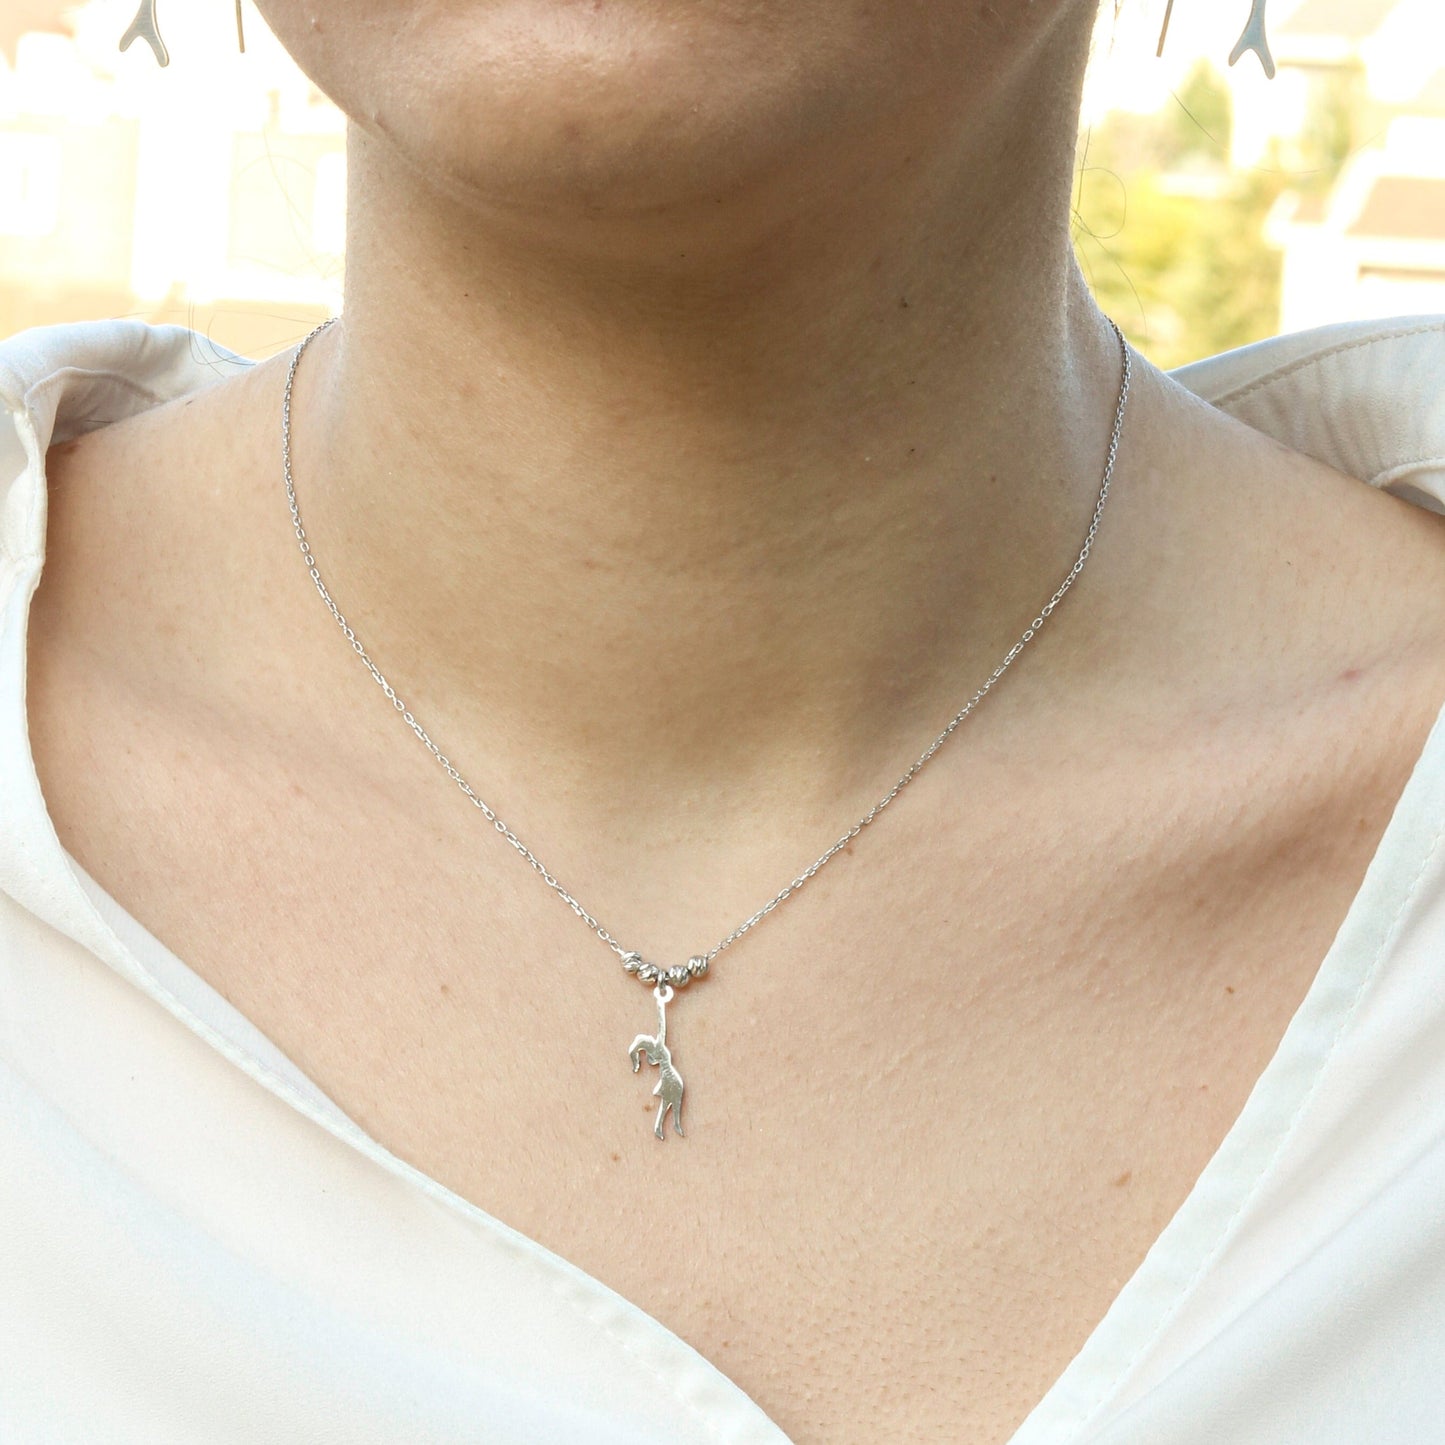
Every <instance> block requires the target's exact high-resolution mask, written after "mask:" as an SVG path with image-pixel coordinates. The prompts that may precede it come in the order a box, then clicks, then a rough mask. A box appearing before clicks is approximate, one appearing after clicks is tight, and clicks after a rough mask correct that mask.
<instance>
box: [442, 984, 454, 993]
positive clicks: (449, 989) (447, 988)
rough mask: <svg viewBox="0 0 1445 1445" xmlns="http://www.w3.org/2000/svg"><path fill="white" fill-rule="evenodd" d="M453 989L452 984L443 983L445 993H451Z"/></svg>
mask: <svg viewBox="0 0 1445 1445" xmlns="http://www.w3.org/2000/svg"><path fill="white" fill-rule="evenodd" d="M451 991H452V989H451V985H450V984H448V983H444V984H443V985H442V992H443V993H450V992H451Z"/></svg>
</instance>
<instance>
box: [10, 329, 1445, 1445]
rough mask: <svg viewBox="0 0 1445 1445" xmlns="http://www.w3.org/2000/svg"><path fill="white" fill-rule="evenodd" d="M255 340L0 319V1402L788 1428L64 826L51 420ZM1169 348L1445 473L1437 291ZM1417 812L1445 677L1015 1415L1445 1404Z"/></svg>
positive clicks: (640, 1431) (1443, 1091)
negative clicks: (1388, 796) (140, 912)
mask: <svg viewBox="0 0 1445 1445" xmlns="http://www.w3.org/2000/svg"><path fill="white" fill-rule="evenodd" d="M250 364H251V363H250V362H248V361H247V360H245V359H244V358H241V357H238V356H235V355H232V354H230V353H228V352H225V351H223V350H220V349H218V348H217V347H216V346H215V345H214V344H213V343H212V342H210V341H208V340H206V339H205V338H204V337H202V336H200V335H198V334H197V333H195V332H193V331H191V330H189V329H187V328H183V327H179V326H151V325H147V324H145V323H142V322H138V321H132V320H101V321H93V322H82V323H78V324H67V325H59V326H48V327H39V328H35V329H32V330H29V331H25V332H21V333H20V334H19V335H17V336H14V337H12V338H10V339H9V340H8V341H5V342H3V343H0V400H3V403H4V406H5V409H6V417H5V419H4V420H3V421H0V1441H3V1442H5V1445H202V1442H204V1445H231V1442H234V1445H242V1442H244V1445H262V1442H264V1445H293V1442H296V1445H300V1442H306V1445H326V1442H335V1445H343V1442H344V1445H383V1442H385V1445H399V1442H407V1445H426V1442H437V1445H443V1442H444V1445H463V1442H487V1445H547V1442H585V1445H608V1442H616V1445H622V1442H627V1445H635V1442H637V1441H639V1440H651V1441H665V1442H669V1445H702V1442H724V1441H726V1442H733V1445H743V1442H751V1445H787V1437H786V1436H785V1435H784V1434H783V1432H782V1430H781V1429H779V1428H778V1426H777V1425H775V1424H774V1423H773V1422H772V1421H771V1420H769V1419H768V1417H767V1416H766V1415H765V1414H764V1413H763V1411H762V1410H761V1409H759V1408H758V1406H757V1405H756V1404H754V1402H753V1401H752V1400H751V1399H749V1398H748V1396H747V1395H746V1394H745V1393H744V1392H743V1391H742V1390H741V1389H740V1388H739V1387H738V1386H736V1385H735V1384H733V1382H732V1381H731V1380H729V1379H728V1378H727V1377H726V1376H725V1375H724V1374H722V1373H721V1372H720V1371H719V1370H718V1369H716V1368H715V1367H714V1366H713V1365H711V1364H710V1363H709V1362H708V1361H707V1360H706V1359H704V1358H703V1357H702V1356H701V1355H699V1354H698V1353H697V1352H696V1351H695V1350H693V1349H692V1348H691V1347H689V1346H688V1345H687V1344H685V1343H684V1342H683V1341H682V1340H681V1339H680V1338H679V1337H678V1336H677V1335H675V1334H673V1333H672V1332H671V1331H670V1330H668V1329H667V1328H666V1327H664V1326H663V1325H662V1324H661V1323H660V1322H659V1321H657V1320H655V1319H654V1318H652V1317H651V1316H650V1315H648V1314H647V1313H645V1312H644V1311H643V1310H641V1309H639V1308H638V1307H637V1306H635V1305H633V1304H631V1303H629V1302H628V1301H627V1300H626V1299H623V1298H622V1297H621V1296H619V1295H618V1294H616V1293H615V1292H614V1291H613V1290H611V1289H609V1288H607V1287H606V1286H605V1285H603V1284H602V1283H601V1282H599V1281H598V1280H596V1279H594V1278H592V1277H591V1276H590V1275H588V1274H586V1273H584V1272H583V1271H582V1270H580V1269H578V1268H576V1267H575V1266H574V1265H572V1264H570V1263H568V1262H567V1261H566V1260H565V1259H562V1258H559V1257H558V1256H557V1255H556V1254H553V1253H552V1252H550V1251H549V1250H547V1249H545V1248H543V1247H542V1246H540V1245H539V1244H537V1243H536V1242H535V1241H533V1240H531V1239H529V1238H527V1237H525V1236H524V1235H522V1234H520V1233H518V1232H517V1231H516V1230H513V1229H511V1228H508V1227H507V1226H506V1225H504V1224H502V1223H501V1222H500V1221H498V1220H496V1219H493V1218H492V1217H490V1216H489V1215H487V1214H486V1213H484V1212H483V1211H482V1210H480V1209H478V1208H477V1207H476V1206H474V1205H472V1204H470V1203H468V1202H467V1201H466V1200H464V1199H462V1198H460V1197H458V1196H457V1195H456V1194H454V1193H452V1192H451V1191H450V1190H448V1189H446V1188H444V1187H443V1186H442V1185H441V1184H439V1183H438V1182H437V1181H435V1180H433V1179H431V1178H429V1177H428V1176H427V1175H425V1174H423V1173H421V1172H420V1171H419V1170H417V1169H415V1168H413V1167H412V1166H410V1165H408V1164H406V1163H404V1162H403V1161H402V1160H400V1159H398V1158H396V1157H395V1156H394V1155H392V1154H391V1153H389V1152H388V1151H387V1150H386V1149H384V1148H383V1147H382V1146H381V1145H380V1144H378V1143H377V1142H376V1141H375V1140H373V1139H372V1138H370V1137H369V1136H368V1135H367V1134H366V1133H365V1132H364V1131H363V1130H362V1129H360V1128H359V1127H358V1126H357V1125H356V1124H355V1123H354V1122H353V1121H352V1120H351V1119H349V1118H348V1117H347V1116H346V1115H345V1114H343V1113H342V1112H341V1110H340V1109H338V1108H337V1107H336V1105H335V1104H333V1103H332V1102H331V1100H330V1099H328V1098H327V1097H326V1095H325V1094H323V1093H322V1091H321V1090H320V1089H319V1088H318V1087H317V1086H316V1085H315V1084H314V1083H313V1082H312V1081H311V1080H310V1079H308V1078H307V1077H306V1076H305V1075H304V1074H303V1073H302V1072H301V1071H300V1069H298V1068H297V1067H296V1066H295V1065H294V1064H293V1063H292V1062H291V1061H290V1060H289V1059H288V1058H286V1056H285V1055H283V1054H282V1053H281V1051H280V1050H279V1049H278V1048H277V1047H276V1046H275V1045H274V1044H273V1043H272V1042H271V1041H270V1040H269V1039H267V1038H266V1037H265V1036H264V1035H262V1034H261V1033H260V1032H259V1030H257V1029H256V1028H255V1027H254V1026H253V1025H252V1024H250V1023H249V1022H248V1021H247V1020H246V1019H245V1018H243V1017H242V1016H241V1015H240V1014H239V1013H238V1012H237V1011H236V1010H235V1008H233V1007H232V1006H231V1005H230V1004H229V1003H228V1002H227V1001H226V1000H225V999H224V998H222V997H221V995H220V994H219V993H217V992H216V991H215V990H213V989H212V988H210V987H209V986H208V985H207V984H206V983H205V982H204V981H203V980H202V979H201V978H200V977H199V976H198V975H197V974H195V973H194V972H192V971H191V970H190V969H189V968H187V966H186V964H185V963H184V962H183V961H182V960H181V959H179V958H177V957H176V956H175V955H174V954H172V953H171V952H169V951H168V950H167V949H166V948H165V947H164V946H163V945H162V944H161V943H160V942H159V941H158V940H157V939H155V938H154V937H152V936H151V935H149V934H148V933H147V932H146V931H145V930H144V929H143V928H142V927H141V926H140V925H139V924H138V923H137V922H136V921H135V920H134V919H132V918H131V917H129V916H128V915H127V914H126V913H125V911H124V910H123V909H122V908H121V907H120V906H119V905H118V904H117V903H116V902H115V901H114V900H113V899H111V898H109V897H108V896H107V895H106V894H105V893H104V892H103V891H102V890H101V889H100V888H99V887H98V886H97V885H96V883H95V882H94V881H93V880H91V879H90V878H88V877H87V876H86V875H85V874H84V873H83V872H82V870H81V869H80V868H79V867H78V866H77V865H76V863H75V862H74V860H73V859H72V858H71V857H70V856H69V854H68V853H67V852H66V851H65V849H64V848H63V847H62V846H61V843H60V841H59V839H58V838H57V836H56V833H55V829H54V827H53V825H52V822H51V819H50V816H49V814H48V812H47V810H46V803H45V799H44V797H43V796H42V795H41V791H40V786H39V782H38V780H37V777H36V772H35V767H34V762H33V759H32V756H31V752H30V746H29V741H28V734H27V727H26V712H25V646H26V619H27V614H28V611H29V605H30V599H31V596H32V594H33V592H34V590H35V587H36V584H37V581H38V578H39V576H40V570H41V566H42V564H43V559H44V552H45V516H46V478H45V469H44V464H45V454H46V449H47V448H48V447H49V446H50V444H51V443H52V442H54V441H61V440H64V439H66V438H69V437H71V436H74V435H76V434H78V433H81V432H84V431H86V430H89V429H91V428H94V427H97V426H99V425H101V424H102V423H104V422H107V421H110V420H112V419H114V418H118V417H121V416H125V415H128V414H130V413H133V412H138V411H141V410H143V409H145V408H147V407H149V406H152V405H155V404H157V403H159V402H161V401H164V400H167V399H169V398H171V397H174V396H177V395H179V394H181V393H185V392H188V391H191V390H193V389H195V388H198V387H200V386H202V385H204V384H207V383H209V382H211V381H213V380H215V379H216V378H217V377H218V376H223V375H227V374H231V373H233V372H234V371H235V370H236V369H237V368H243V367H245V366H248V365H250ZM1178 375H1179V377H1180V379H1181V380H1182V381H1183V382H1184V384H1185V385H1187V386H1188V387H1190V388H1191V389H1192V390H1194V391H1196V392H1198V393H1199V394H1200V395H1202V396H1204V397H1207V398H1209V399H1210V400H1212V401H1213V402H1215V403H1216V404H1217V405H1219V406H1221V407H1223V408H1224V409H1225V410H1227V411H1229V412H1232V413H1233V414H1234V415H1236V416H1238V417H1240V418H1241V419H1243V420H1245V421H1247V422H1249V423H1250V424H1251V425H1254V426H1256V427H1258V428H1260V429H1261V430H1263V431H1267V432H1269V433H1270V434H1271V435H1273V436H1275V437H1277V438H1278V439H1279V440H1281V441H1283V442H1284V443H1286V444H1287V445H1289V446H1291V447H1294V448H1297V449H1298V450H1301V451H1305V452H1309V453H1311V454H1313V455H1314V456H1316V457H1319V458H1321V459H1322V460H1324V461H1326V462H1329V463H1331V464H1333V465H1334V466H1336V467H1338V468H1340V469H1341V470H1342V471H1345V472H1347V473H1348V474H1350V475H1352V476H1355V477H1358V478H1359V479H1360V480H1361V482H1362V484H1364V485H1367V486H1373V487H1381V488H1384V489H1385V490H1388V491H1390V492H1393V493H1395V494H1396V495H1398V496H1400V497H1402V498H1405V499H1407V500H1409V501H1410V502H1412V503H1414V504H1416V505H1419V506H1422V507H1426V508H1429V509H1431V510H1433V511H1439V512H1445V319H1430V318H1425V319H1410V320H1401V321H1393V322H1365V323H1354V324H1350V325H1347V326H1336V327H1329V328H1326V329H1324V330H1321V331H1316V332H1312V333H1307V334H1304V335H1299V336H1291V337H1283V338H1279V339H1277V340H1273V341H1268V342H1264V343H1261V344H1260V345H1257V346H1253V347H1248V348H1245V349H1244V350H1242V351H1238V352H1232V353H1230V354H1228V355H1225V356H1221V357H1216V358H1214V359H1212V360H1209V361H1206V362H1202V363H1200V364H1199V365H1197V366H1193V367H1189V368H1186V369H1185V370H1183V371H1182V372H1180V373H1178ZM1322 495H1323V494H1322ZM1442 603H1445V599H1442V598H1439V597H1422V598H1421V599H1420V605H1421V606H1422V607H1438V606H1441V605H1442ZM1442 832H1445V711H1442V713H1441V715H1440V717H1439V718H1438V719H1437V721H1436V723H1435V726H1434V728H1433V730H1432V731H1431V733H1430V736H1429V739H1428V741H1427V742H1426V744H1425V748H1424V751H1423V752H1422V753H1421V755H1420V757H1419V758H1418V760H1417V762H1416V763H1415V766H1414V770H1413V772H1412V774H1411V776H1410V780H1409V783H1408V785H1407V786H1406V788H1405V791H1404V793H1403V795H1402V796H1401V797H1400V799H1399V800H1398V803H1397V805H1396V807H1395V809H1394V812H1393V814H1392V816H1391V818H1390V822H1389V825H1388V827H1387V829H1386V831H1385V833H1384V836H1383V838H1382V839H1381V841H1380V844H1379V849H1378V851H1377V852H1376V854H1375V856H1374V858H1373V859H1372V860H1371V862H1370V865H1369V868H1368V871H1367V872H1366V874H1365V876H1364V881H1363V882H1362V884H1361V886H1360V889H1359V892H1358V894H1357V895H1356V897H1355V898H1354V900H1353V902H1352V904H1351V906H1350V909H1349V912H1348V914H1347V916H1346V917H1345V920H1344V922H1343V924H1342V925H1341V926H1340V929H1339V932H1338V934H1337V936H1336V937H1335V940H1334V942H1333V944H1332V945H1331V947H1330V950H1329V952H1328V954H1327V955H1326V956H1325V958H1324V961H1323V962H1322V964H1321V966H1320V968H1319V971H1318V973H1317V975H1316V977H1315V979H1314V981H1313V983H1312V985H1311V987H1310V989H1309V991H1308V994H1307V995H1306V997H1305V999H1304V1001H1303V1002H1302V1003H1301V1004H1300V1007H1299V1010H1298V1012H1297V1013H1296V1014H1295V1016H1294V1018H1293V1020H1292V1021H1291V1023H1290V1025H1289V1028H1288V1030H1287V1032H1286V1033H1285V1035H1284V1038H1283V1040H1282V1041H1281V1043H1280V1045H1279V1048H1278V1051H1277V1052H1276V1053H1275V1055H1274V1057H1273V1059H1272V1060H1271V1061H1270V1063H1269V1065H1268V1067H1267V1068H1266V1069H1265V1071H1264V1073H1263V1075H1262V1076H1261V1077H1260V1079H1259V1080H1258V1082H1257V1083H1256V1085H1255V1087H1254V1090H1253V1092H1252V1093H1251V1094H1250V1096H1249V1099H1248V1101H1247V1103H1246V1104H1245V1106H1244V1109H1243V1111H1242V1112H1241V1113H1240V1115H1239V1118H1238V1119H1237V1120H1236V1122H1235V1124H1234V1125H1233V1127H1232V1128H1231V1129H1230V1131H1229V1134H1228V1136H1227V1137H1226V1138H1225V1140H1224V1142H1223V1144H1222V1145H1221V1146H1220V1148H1219V1150H1218V1152H1217V1153H1216V1154H1215V1156H1214V1158H1213V1159H1211V1160H1210V1162H1209V1164H1208V1165H1207V1167H1206V1168H1205V1169H1204V1171H1203V1173H1202V1174H1201V1175H1200V1176H1199V1179H1198V1181H1197V1182H1196V1183H1195V1185H1194V1187H1193V1189H1192V1190H1191V1192H1190V1194H1189V1196H1188V1198H1187V1199H1186V1200H1185V1201H1184V1204H1183V1205H1182V1206H1181V1207H1180V1209H1179V1211H1178V1213H1177V1214H1176V1215H1175V1217H1174V1218H1173V1219H1172V1220H1171V1222H1170V1223H1169V1225H1168V1227H1167V1228H1166V1229H1165V1230H1164V1232H1163V1233H1162V1234H1161V1235H1160V1236H1159V1239H1158V1240H1157V1241H1156V1243H1155V1244H1154V1246H1153V1247H1152V1249H1151V1250H1150V1251H1149V1254H1148V1256H1147V1258H1146V1259H1145V1260H1144V1262H1143V1263H1142V1264H1141V1265H1140V1267H1139V1269H1138V1270H1137V1271H1136V1273H1135V1274H1134V1276H1133V1277H1132V1278H1131V1279H1130V1280H1129V1281H1128V1283H1127V1284H1126V1285H1125V1286H1124V1288H1123V1289H1122V1290H1121V1291H1120V1293H1119V1295H1118V1297H1117V1299H1115V1300H1114V1302H1113V1304H1112V1305H1111V1306H1110V1308H1109V1311H1108V1313H1107V1314H1106V1315H1105V1316H1104V1318H1103V1320H1102V1321H1101V1322H1100V1323H1099V1325H1098V1326H1097V1327H1096V1328H1095V1330H1094V1331H1093V1333H1092V1334H1091V1335H1090V1337H1089V1339H1088V1341H1087V1342H1086V1343H1085V1345H1084V1346H1083V1348H1082V1349H1081V1350H1080V1352H1079V1354H1078V1355H1077V1357H1076V1358H1075V1359H1074V1360H1073V1361H1072V1363H1071V1364H1070V1365H1069V1366H1068V1368H1067V1369H1066V1370H1065V1371H1064V1373H1063V1375H1062V1376H1061V1377H1060V1378H1059V1379H1058V1381H1057V1382H1056V1383H1055V1384H1054V1385H1053V1387H1052V1388H1051V1389H1050V1390H1049V1392H1048V1393H1047V1394H1046V1395H1045V1397H1044V1399H1043V1400H1042V1401H1041V1402H1040V1403H1039V1404H1038V1406H1037V1407H1036V1408H1035V1409H1034V1410H1033V1412H1032V1413H1031V1414H1030V1416H1029V1417H1028V1419H1027V1421H1026V1422H1025V1423H1024V1424H1023V1426H1022V1427H1021V1428H1020V1429H1019V1431H1018V1432H1017V1434H1016V1435H1015V1436H1014V1440H1013V1442H1012V1445H1063V1442H1070V1445H1083V1442H1090V1445H1206V1442H1208V1445H1422V1442H1434V1441H1441V1440H1445V848H1442V847H1441V836H1442Z"/></svg>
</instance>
